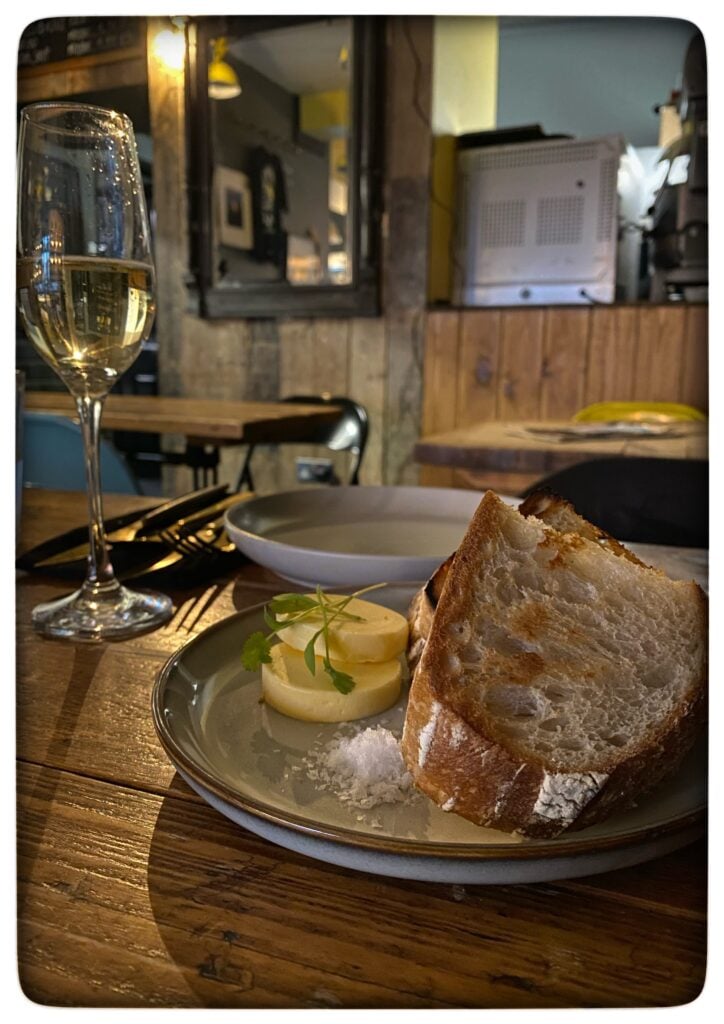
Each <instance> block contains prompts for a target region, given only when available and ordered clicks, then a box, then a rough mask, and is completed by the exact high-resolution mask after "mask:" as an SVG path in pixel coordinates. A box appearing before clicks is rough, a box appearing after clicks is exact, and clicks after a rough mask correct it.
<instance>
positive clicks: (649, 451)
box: [414, 421, 707, 475]
mask: <svg viewBox="0 0 724 1024" xmlns="http://www.w3.org/2000/svg"><path fill="white" fill-rule="evenodd" d="M530 426H534V427H536V428H539V427H546V428H551V429H552V430H555V429H556V428H558V427H563V426H565V427H570V426H571V423H570V421H567V422H565V423H563V422H559V421H556V422H550V423H548V422H546V423H530V422H521V423H505V422H489V423H474V424H472V425H471V426H468V427H458V428H457V429H456V430H449V431H446V432H444V433H441V434H431V435H429V436H428V437H423V438H420V440H419V441H418V442H417V444H416V445H415V449H414V457H415V461H416V462H420V463H425V464H428V465H433V466H450V467H456V468H460V469H469V470H489V471H491V472H496V473H506V472H507V473H535V474H540V475H543V474H546V473H554V472H557V471H558V470H560V469H566V468H567V467H568V466H572V465H575V463H577V462H583V461H586V460H588V459H599V458H605V457H610V456H614V455H637V456H650V457H654V458H668V459H692V458H693V459H705V458H706V457H707V425H706V424H702V423H687V424H682V425H681V428H682V431H683V433H682V436H680V437H660V438H644V439H641V438H636V439H631V438H627V439H620V438H616V439H610V440H609V439H606V440H594V439H588V440H576V441H569V440H566V441H555V440H550V439H548V438H546V437H534V436H533V435H531V434H528V433H526V431H525V428H526V427H530Z"/></svg>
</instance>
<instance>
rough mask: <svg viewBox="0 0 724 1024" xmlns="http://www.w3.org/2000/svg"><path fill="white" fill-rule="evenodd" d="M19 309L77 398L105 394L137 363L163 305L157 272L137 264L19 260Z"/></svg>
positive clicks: (67, 259) (27, 328)
mask: <svg viewBox="0 0 724 1024" xmlns="http://www.w3.org/2000/svg"><path fill="white" fill-rule="evenodd" d="M18 307H19V310H20V316H21V319H22V321H23V325H24V327H25V331H26V333H27V335H28V337H29V338H30V340H31V341H32V343H33V345H34V346H35V347H36V349H37V350H38V352H39V353H40V355H41V356H42V357H43V359H45V361H46V362H47V363H49V364H50V365H51V366H52V367H53V369H54V370H55V372H56V373H57V374H58V376H59V377H61V378H62V379H63V380H64V381H65V383H66V385H67V387H68V388H69V389H70V391H71V392H72V393H73V394H74V395H83V394H89V395H104V394H106V393H107V392H108V390H109V389H110V388H112V387H113V385H114V384H115V382H116V381H117V379H118V378H119V377H120V376H121V374H123V373H124V372H125V371H126V370H127V369H128V367H129V366H130V365H131V364H132V363H133V362H134V360H135V359H136V356H137V355H138V353H139V352H140V350H141V346H142V344H143V342H144V340H145V339H146V337H147V336H148V334H149V332H150V329H151V325H152V323H153V317H154V313H155V306H154V301H153V268H152V267H151V266H149V265H148V264H144V263H136V262H134V261H132V260H104V259H99V258H98V257H94V256H58V257H56V265H55V266H52V267H50V268H49V269H46V268H45V267H44V266H43V261H42V260H33V259H23V260H20V261H19V262H18Z"/></svg>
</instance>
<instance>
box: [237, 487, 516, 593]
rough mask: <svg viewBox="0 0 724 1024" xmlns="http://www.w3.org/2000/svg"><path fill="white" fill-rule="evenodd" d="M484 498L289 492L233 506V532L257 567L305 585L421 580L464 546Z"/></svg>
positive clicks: (421, 492)
mask: <svg viewBox="0 0 724 1024" xmlns="http://www.w3.org/2000/svg"><path fill="white" fill-rule="evenodd" d="M481 497H482V495H481V494H480V493H479V492H478V491H464V490H456V489H453V488H444V487H321V488H312V489H310V490H299V491H287V492H284V493H281V494H271V495H268V496H266V497H261V498H252V499H251V500H250V501H245V502H241V503H240V504H239V505H235V506H233V507H232V508H230V509H229V511H228V512H227V514H226V530H227V533H228V534H229V536H230V537H231V539H232V540H233V541H234V543H235V544H236V546H237V547H238V548H239V549H240V550H241V551H243V552H244V554H245V555H247V556H248V557H249V558H251V559H252V560H253V561H254V562H258V563H259V564H260V565H263V566H266V568H268V569H272V570H273V571H274V572H276V573H277V574H278V575H279V576H282V577H283V578H284V579H287V580H291V581H292V582H294V583H300V584H302V585H303V586H308V585H314V584H316V583H320V584H321V585H322V586H324V587H336V586H340V587H343V586H347V585H351V586H355V587H363V586H366V585H367V584H370V583H379V582H382V581H384V582H389V581H391V580H398V581H399V580H422V579H427V578H428V577H429V576H431V575H432V573H433V572H434V571H435V569H437V567H438V566H439V565H440V563H441V562H444V561H445V559H446V558H447V557H448V555H451V554H452V552H453V551H454V550H455V548H456V547H457V546H458V544H459V543H460V541H461V540H462V538H463V535H464V534H465V531H466V530H467V528H468V524H469V523H470V519H471V518H472V515H473V512H474V511H475V509H476V508H477V507H478V505H479V503H480V499H481ZM504 500H506V501H509V502H511V503H512V504H516V505H517V504H518V499H515V498H505V499H504Z"/></svg>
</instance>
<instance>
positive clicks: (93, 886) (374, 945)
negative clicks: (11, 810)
mask: <svg viewBox="0 0 724 1024" xmlns="http://www.w3.org/2000/svg"><path fill="white" fill-rule="evenodd" d="M132 502H138V503H139V505H141V504H144V503H146V504H148V499H130V498H123V499H121V498H116V499H115V500H113V499H112V498H111V497H109V498H107V500H106V503H105V504H106V512H107V514H108V515H114V514H116V513H118V512H120V511H123V510H124V509H126V508H128V507H131V508H132V507H134V506H133V504H132ZM84 515H85V498H84V496H83V495H78V494H72V493H62V494H61V493H50V492H47V493H43V492H28V493H26V495H25V497H24V521H23V528H22V542H21V546H24V547H27V546H30V545H31V544H34V543H37V542H38V541H40V540H42V539H44V538H45V537H47V536H49V535H51V534H53V533H55V532H56V531H57V530H59V529H63V528H67V527H69V526H72V525H76V524H78V523H80V522H82V521H83V519H84ZM280 585H281V586H283V588H284V589H288V588H289V585H288V584H286V583H285V584H281V583H280V581H279V580H277V579H276V578H275V577H273V576H272V575H271V574H269V573H267V572H266V571H264V570H262V569H260V568H258V567H255V566H251V565H250V566H247V567H245V568H243V569H242V570H240V571H239V573H238V575H236V576H235V578H233V579H231V578H230V579H222V580H219V581H218V584H215V585H213V586H208V587H205V588H201V589H199V590H189V591H186V592H182V593H177V594H174V598H175V600H176V602H177V610H176V613H175V615H174V617H173V619H172V620H171V622H170V623H169V624H168V625H167V626H165V627H164V628H163V629H160V630H158V631H157V632H155V633H151V634H148V635H146V636H143V637H139V638H137V639H135V640H131V641H125V642H123V643H116V644H102V645H98V646H95V645H83V644H73V643H63V642H58V641H50V640H43V639H41V638H39V637H37V636H36V635H35V634H34V633H33V631H32V629H31V627H30V625H29V619H30V610H31V608H32V606H33V605H34V604H35V603H36V602H38V601H40V600H45V599H49V598H51V597H53V596H57V595H58V594H60V593H61V592H62V591H63V589H64V588H63V587H62V586H59V585H57V584H56V583H54V582H53V581H52V580H50V579H47V578H40V577H32V578H31V577H23V578H20V579H19V581H18V627H17V643H18V648H17V650H18V660H17V666H18V670H17V674H18V678H17V723H18V741H17V742H18V762H17V783H18V848H19V859H18V896H19V929H18V951H19V973H20V979H21V982H22V985H23V989H24V991H25V993H26V995H27V996H28V997H29V998H30V999H32V1000H34V1001H37V1002H40V1003H49V1004H53V1005H73V1006H83V1007H90V1006H93V1007H255V1008H271V1007H275V1008H307V1009H309V1008H317V1007H318V1008H339V1007H345V1008H362V1007H367V1008H375V1007H376V1008H390V1009H391V1008H398V1009H399V1008H438V1009H441V1008H449V1007H468V1008H483V1007H594V1006H600V1007H602V1006H610V1007H623V1006H626V1007H628V1006H664V1005H666V1006H668V1005H673V1004H680V1003H683V1002H687V1001H689V1000H691V999H693V998H694V997H696V995H697V994H698V993H699V991H700V988H701V986H702V984H703V979H704V970H705V943H706V845H705V843H704V842H703V841H700V842H697V843H695V844H693V845H691V846H689V847H687V848H685V849H682V850H680V851H678V852H676V853H672V854H669V855H668V856H666V857H663V858H661V859H659V860H656V861H653V862H650V863H648V864H643V865H641V866H638V867H634V868H629V869H626V870H622V871H617V872H612V873H609V874H605V875H599V876H593V877H590V878H583V879H577V880H575V881H570V882H556V883H547V884H541V885H518V886H499V887H498V886H472V885H470V886H460V885H448V884H431V883H423V882H405V881H398V880H395V879H392V878H384V877H378V876H374V875H368V874H363V873H359V872H354V871H351V870H346V869H342V868H337V867H334V866H332V865H330V864H325V863H323V862H321V861H315V860H310V859H307V858H305V857H303V856H301V855H298V854H295V853H292V852H290V851H288V850H285V849H282V848H280V847H276V846H273V845H271V844H270V843H268V842H266V841H265V840H263V839H261V838H258V837H257V836H255V835H252V834H251V833H248V832H246V831H245V830H244V829H242V828H240V827H238V826H236V825H234V824H233V823H232V822H231V821H229V820H227V819H226V818H224V817H222V816H221V815H220V814H218V813H217V812H216V811H214V810H213V809H212V808H211V807H210V806H208V805H207V804H206V803H205V802H203V801H202V800H201V799H200V798H199V797H197V796H196V795H195V794H194V793H193V792H192V791H191V790H190V789H189V788H188V786H186V784H185V783H184V782H183V781H182V780H181V779H180V778H179V776H178V775H177V774H176V772H175V770H174V768H173V766H172V765H171V764H170V762H169V761H168V759H167V757H166V755H165V754H164V752H163V750H162V748H161V746H160V744H159V742H158V740H157V738H156V734H155V731H154V728H153V724H152V721H151V713H150V696H151V689H152V686H153V681H154V678H155V675H156V673H157V672H158V670H159V668H160V667H161V665H162V664H163V663H164V661H165V660H166V658H167V657H168V656H169V655H170V654H171V653H172V652H173V651H174V650H175V649H176V648H178V647H179V646H180V645H181V644H182V643H184V642H185V641H186V640H187V639H188V638H189V637H191V636H193V635H195V634H197V633H198V632H199V631H200V630H202V629H204V628H205V627H206V626H208V625H209V624H210V623H213V622H215V621H216V620H218V619H219V618H221V617H222V616H225V615H228V614H229V613H231V612H232V611H233V610H235V609H237V608H241V607H244V606H246V605H250V604H253V603H257V602H259V601H261V600H265V599H266V598H267V597H268V596H269V595H270V594H272V593H273V592H274V591H276V590H278V589H279V587H280Z"/></svg>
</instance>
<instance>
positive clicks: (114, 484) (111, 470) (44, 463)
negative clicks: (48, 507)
mask: <svg viewBox="0 0 724 1024" xmlns="http://www.w3.org/2000/svg"><path fill="white" fill-rule="evenodd" d="M22 442H23V484H24V485H26V486H29V487H48V488H51V489H53V490H58V491H83V490H85V487H86V477H85V463H84V461H83V437H82V434H81V430H80V426H79V425H78V424H77V423H74V422H73V420H70V419H66V417H65V416H52V415H51V414H50V413H43V412H26V413H24V414H23V437H22ZM100 452H101V483H102V486H103V490H104V491H108V492H110V493H115V494H140V493H141V489H140V487H139V485H138V482H137V481H136V479H135V477H134V475H133V473H132V472H131V470H130V469H129V467H128V465H127V464H126V461H125V459H124V458H123V456H122V455H121V454H120V452H118V451H117V450H116V449H115V448H114V447H113V445H112V444H110V443H109V442H108V441H106V440H105V438H101V444H100Z"/></svg>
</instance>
